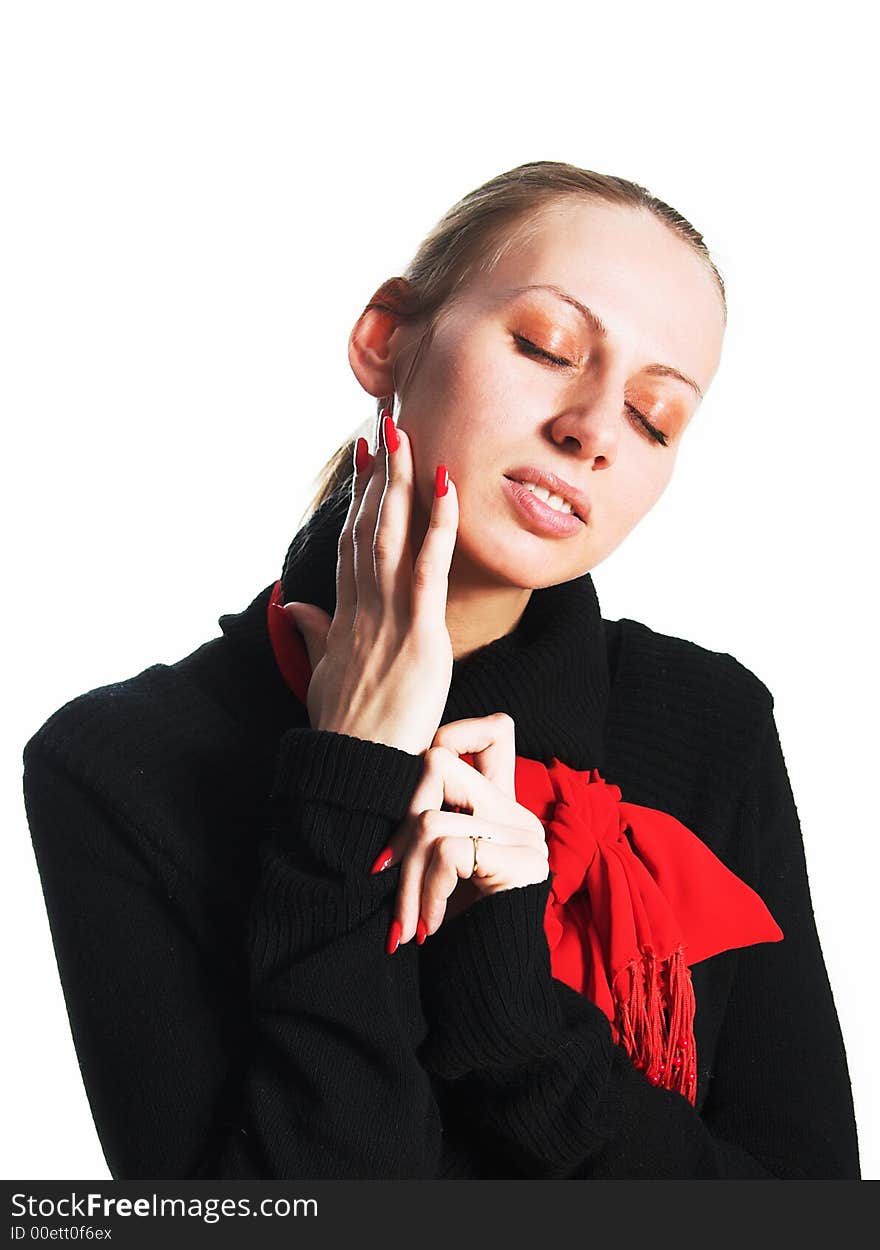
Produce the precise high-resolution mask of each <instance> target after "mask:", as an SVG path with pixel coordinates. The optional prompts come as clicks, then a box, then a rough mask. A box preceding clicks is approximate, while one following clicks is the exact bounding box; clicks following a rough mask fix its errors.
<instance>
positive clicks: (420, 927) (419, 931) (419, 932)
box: [416, 916, 428, 946]
mask: <svg viewBox="0 0 880 1250" xmlns="http://www.w3.org/2000/svg"><path fill="white" fill-rule="evenodd" d="M427 936H428V926H427V925H426V924H425V922H424V920H422V918H421V916H419V923H418V924H417V925H416V941H417V942H418V944H419V946H421V944H422V943H423V942H424V940H425V938H426V937H427Z"/></svg>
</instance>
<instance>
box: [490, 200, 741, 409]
mask: <svg viewBox="0 0 880 1250" xmlns="http://www.w3.org/2000/svg"><path fill="white" fill-rule="evenodd" d="M544 283H548V284H552V285H555V286H557V287H560V288H562V289H563V290H564V291H566V292H567V293H568V294H570V295H572V296H574V297H575V299H577V300H580V302H581V303H583V304H585V305H587V306H588V307H589V308H590V309H592V311H593V312H595V313H596V314H597V315H598V316H599V317H600V318H601V319H602V321H603V322H604V323H605V325H606V327H607V329H608V341H609V345H613V346H615V347H617V348H618V349H619V350H620V351H621V352H624V353H626V354H627V356H628V357H629V358H631V362H632V363H633V364H635V363H636V362H637V360H638V358H642V359H643V361H644V362H653V361H660V362H661V363H664V364H669V365H672V366H674V367H676V368H678V369H681V370H682V371H683V372H685V373H687V374H689V375H690V376H691V377H693V378H695V379H696V381H697V382H699V383H700V385H701V387H702V388H703V390H704V391H705V389H706V388H707V387H708V385H709V382H710V380H711V378H712V376H713V374H714V373H715V370H716V368H717V365H718V358H719V355H720V351H721V342H722V338H723V312H722V305H721V297H720V293H719V291H718V288H717V284H716V282H715V279H714V277H713V275H712V274H711V272H710V271H709V269H708V267H707V266H706V263H705V262H704V261H703V260H702V259H701V258H700V257H699V256H698V255H697V254H696V253H695V252H694V251H693V249H692V248H691V247H690V246H689V245H688V244H687V243H685V242H684V241H683V240H682V239H680V238H678V237H677V236H676V235H675V234H674V233H673V231H672V230H671V229H670V228H669V227H668V226H666V225H664V224H663V223H662V222H661V221H658V219H657V218H656V217H654V215H653V214H651V213H648V212H646V211H644V210H635V209H632V208H629V207H626V206H621V205H611V204H605V203H595V202H594V203H585V202H580V203H578V202H574V203H572V202H562V203H560V204H556V205H553V206H552V207H550V208H549V209H546V210H544V211H542V212H541V213H540V214H539V215H538V216H537V217H536V218H532V219H529V220H528V221H526V222H523V223H522V224H521V225H520V226H519V227H517V228H515V229H514V233H513V236H512V238H511V240H510V243H509V246H507V247H506V249H505V251H504V254H503V255H502V257H501V259H500V260H499V261H498V262H497V264H496V265H495V266H494V268H493V269H492V270H491V272H489V273H487V274H485V275H484V276H483V277H482V278H481V280H480V282H479V283H478V284H477V288H476V290H475V292H474V294H475V295H476V296H477V298H478V300H479V301H480V302H481V303H484V305H485V306H487V307H504V306H505V305H506V304H507V302H508V300H509V299H510V292H511V290H512V289H513V288H516V287H521V286H528V285H532V284H544ZM519 299H520V301H522V300H529V299H533V300H538V301H540V302H541V304H542V306H546V307H548V308H551V309H552V308H554V307H558V308H559V309H560V310H561V312H562V314H563V315H564V316H566V318H567V319H569V318H570V319H571V320H572V321H573V322H574V323H579V322H580V320H581V319H580V317H579V315H578V314H577V313H576V312H575V311H574V310H573V309H572V308H570V307H567V306H566V305H565V304H564V303H563V302H562V301H561V300H559V299H558V298H557V297H556V296H554V295H551V294H550V293H549V292H547V291H535V292H532V293H531V295H528V296H521V297H519Z"/></svg>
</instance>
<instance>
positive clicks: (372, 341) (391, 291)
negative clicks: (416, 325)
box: [348, 278, 418, 398]
mask: <svg viewBox="0 0 880 1250" xmlns="http://www.w3.org/2000/svg"><path fill="white" fill-rule="evenodd" d="M369 302H370V303H371V304H380V305H382V307H379V308H370V307H367V308H365V309H364V311H363V312H362V313H361V315H360V317H358V319H357V321H356V322H355V324H354V329H353V330H352V332H351V334H350V336H349V340H348V362H349V364H350V365H351V368H352V371H353V372H354V375H355V377H356V378H357V380H358V381H359V382H360V384H361V386H362V387H363V388H364V390H365V391H366V392H367V394H368V395H374V396H376V398H380V397H381V396H383V395H391V394H392V393H393V392H394V390H395V389H396V386H395V379H394V362H395V360H396V358H397V356H398V354H399V352H400V349H401V346H402V342H403V339H404V337H405V331H406V328H407V327H406V325H405V323H404V319H403V317H402V314H407V313H412V312H414V311H415V309H416V305H417V302H418V301H417V299H416V297H415V295H414V293H413V290H412V287H411V286H410V284H409V283H408V282H407V281H406V279H405V278H389V279H388V281H387V282H383V283H382V285H381V286H380V287H379V289H378V290H377V291H376V294H375V295H374V296H373V298H372V299H371V300H370V301H369ZM392 339H393V340H394V341H393V342H392Z"/></svg>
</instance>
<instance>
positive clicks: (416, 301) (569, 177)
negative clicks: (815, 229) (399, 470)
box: [304, 161, 727, 518]
mask: <svg viewBox="0 0 880 1250" xmlns="http://www.w3.org/2000/svg"><path fill="white" fill-rule="evenodd" d="M568 196H578V197H585V198H587V199H593V200H602V201H605V202H606V203H608V204H620V205H624V206H626V207H629V208H634V209H643V210H646V211H648V212H651V213H653V214H654V216H655V217H657V218H658V219H659V220H660V221H662V222H663V223H664V224H665V225H666V226H668V227H669V229H670V230H673V231H674V232H675V233H676V234H677V235H678V237H679V238H680V239H682V240H683V241H684V242H685V243H687V244H688V245H689V246H690V247H691V248H693V250H694V251H695V252H696V253H697V255H698V256H699V257H700V258H701V259H702V260H703V262H704V263H705V264H706V266H707V268H708V269H709V270H710V272H711V273H712V275H713V277H714V279H715V281H716V283H717V285H718V291H719V295H720V297H721V306H722V315H723V319H724V321H725V322H726V320H727V301H726V297H725V292H724V282H723V281H722V278H721V275H720V273H719V272H718V270H717V268H716V267H715V264H714V262H713V261H712V258H711V256H710V255H709V250H708V248H707V247H706V244H705V243H704V241H703V236H702V235H701V234H700V233H699V232H698V231H697V230H696V229H695V228H694V227H693V226H692V225H691V224H690V222H689V221H687V220H686V219H685V218H684V217H682V215H681V213H678V212H676V210H675V209H674V208H671V207H670V206H669V205H668V204H665V203H664V202H663V201H662V200H658V199H657V197H656V196H654V195H651V193H650V192H649V191H647V190H646V189H645V188H644V187H642V186H639V184H638V183H635V182H630V181H628V180H627V179H626V178H616V177H613V176H612V175H610V174H597V173H595V172H594V171H593V170H590V169H579V168H578V167H577V166H576V165H569V164H567V163H565V162H564V161H531V162H529V163H528V164H525V165H518V166H517V167H516V168H515V169H510V170H508V171H507V172H506V173H503V174H498V175H497V176H496V177H494V178H490V179H489V181H488V182H484V183H483V185H482V186H480V187H477V189H476V190H475V191H471V192H470V193H469V194H468V195H466V196H465V197H464V198H463V199H461V200H459V201H458V203H457V204H454V205H453V206H452V208H450V209H449V211H448V212H447V213H445V214H444V216H443V217H442V218H441V219H440V221H438V222H437V224H436V225H435V226H434V228H433V229H432V230H431V231H430V232H429V234H428V235H427V236H426V237H425V239H424V240H423V242H422V244H421V246H420V247H419V249H418V251H417V252H416V254H415V256H414V257H413V259H412V260H411V261H410V263H409V265H408V266H407V268H406V270H405V271H404V273H403V274H402V275H401V276H399V277H395V278H390V279H389V280H388V281H387V282H385V283H383V284H382V286H381V287H380V288H379V290H378V291H377V292H376V298H375V299H373V300H371V301H370V303H369V304H367V305H366V308H365V309H364V311H366V309H368V308H378V309H380V310H382V311H385V312H391V313H393V314H394V315H395V317H396V318H397V319H398V320H400V321H417V320H419V319H420V318H425V319H426V321H427V326H426V329H425V332H424V334H423V335H422V337H421V339H420V340H419V343H418V346H417V349H416V352H415V355H414V357H413V359H412V361H411V363H410V365H409V368H408V370H407V375H406V379H405V380H404V383H403V385H404V386H405V385H406V383H407V382H408V381H409V379H410V378H411V377H412V375H413V371H414V369H415V367H416V364H417V362H418V360H419V358H420V357H421V355H422V352H423V350H424V347H425V344H426V343H427V342H429V341H430V339H431V336H432V334H433V331H434V327H435V322H436V317H437V314H438V313H439V312H440V310H441V309H442V308H443V307H444V306H445V305H446V304H447V302H448V301H449V300H450V299H452V298H453V297H454V296H455V295H456V293H457V292H458V291H460V290H461V288H462V287H463V286H464V285H465V284H466V283H467V282H468V281H469V280H470V279H472V278H473V277H474V276H476V275H478V274H486V273H489V272H491V271H492V269H493V268H494V267H495V266H496V265H497V264H498V262H499V261H500V260H501V258H502V257H503V256H504V255H505V253H506V252H507V251H508V249H509V248H510V247H511V245H512V244H513V242H514V241H515V240H516V241H520V240H522V239H523V238H524V237H528V234H529V232H530V231H534V230H535V229H536V228H537V226H538V224H539V222H540V220H541V214H542V213H543V212H544V210H546V209H547V208H549V207H551V206H553V205H555V204H557V203H558V202H559V201H560V200H562V199H564V198H566V197H568ZM400 389H401V390H402V388H400ZM393 401H394V396H393V395H391V396H382V397H381V398H379V399H378V400H377V401H376V412H377V415H380V414H381V412H382V409H383V408H385V407H387V408H389V409H391V410H392V411H393V407H392V405H393ZM362 428H363V427H360V429H359V430H358V431H356V432H355V433H354V434H352V435H351V436H350V437H349V438H348V439H347V440H346V442H345V443H343V445H342V446H341V447H339V448H338V449H337V450H336V451H335V452H334V453H333V455H332V456H331V457H330V459H329V460H328V461H327V462H326V464H325V465H324V466H323V467H322V468H321V469H320V471H319V472H318V474H316V477H315V481H316V482H317V483H318V486H317V490H316V492H315V494H314V496H313V497H312V500H311V502H310V504H309V506H308V508H307V511H306V513H305V514H304V516H305V517H306V518H307V517H308V516H310V515H311V514H312V513H314V512H316V511H317V509H318V508H319V507H321V505H322V504H324V503H325V502H326V501H327V500H328V499H329V498H330V496H331V495H333V494H335V493H336V492H340V493H342V492H343V491H345V492H348V491H350V490H351V477H352V471H353V456H354V445H355V441H356V438H357V435H358V433H359V432H360V430H361V429H362Z"/></svg>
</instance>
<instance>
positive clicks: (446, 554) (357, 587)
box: [284, 414, 458, 755]
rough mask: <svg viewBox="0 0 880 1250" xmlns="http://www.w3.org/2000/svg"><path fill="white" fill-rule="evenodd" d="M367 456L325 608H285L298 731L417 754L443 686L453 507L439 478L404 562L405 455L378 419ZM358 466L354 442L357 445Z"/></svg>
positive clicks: (429, 736) (409, 485)
mask: <svg viewBox="0 0 880 1250" xmlns="http://www.w3.org/2000/svg"><path fill="white" fill-rule="evenodd" d="M382 434H383V437H382V439H381V440H380V445H379V447H378V448H377V450H376V454H375V455H374V456H372V457H370V456H369V452H368V451H367V452H366V454H367V458H368V463H366V464H365V465H363V467H362V468H361V471H360V472H357V470H355V473H354V481H353V486H352V494H351V501H350V503H349V508H348V514H347V516H346V518H345V523H344V524H343V527H342V531H341V533H340V535H339V545H338V550H337V566H336V609H335V612H334V615H333V618H332V620H331V618H330V617H329V616H328V615H327V613H326V612H324V611H322V609H321V608H319V607H318V606H317V605H316V604H303V603H294V604H291V605H287V604H285V605H284V606H285V610H286V611H287V612H288V615H289V616H291V618H292V620H293V622H294V623H295V624H296V626H297V627H298V628H299V630H300V632H301V634H302V635H303V638H304V639H305V643H306V647H307V649H308V653H309V661H310V663H311V668H312V677H311V681H310V682H309V690H308V696H307V699H308V711H309V721H310V723H311V725H312V727H313V728H315V729H326V730H331V731H334V732H336V733H343V734H349V735H351V736H352V737H355V738H365V739H369V740H372V741H374V742H382V743H384V744H385V745H386V746H393V747H397V748H399V749H400V750H402V751H409V752H410V753H411V754H413V755H419V754H421V753H422V752H423V751H425V750H427V748H428V747H429V746H430V745H431V742H432V741H433V739H434V735H435V733H436V732H437V729H438V727H439V724H440V719H441V717H442V715H443V711H444V708H445V706H446V699H447V697H448V694H449V683H450V681H451V679H452V658H453V657H452V643H451V641H450V637H449V631H448V629H447V628H446V596H447V592H448V586H449V568H450V564H451V561H452V553H453V550H454V548H455V540H456V536H457V533H458V496H457V494H456V490H455V486H454V484H453V482H452V481H451V479H448V475H447V474H446V470H445V467H444V466H442V465H440V466H438V468H437V479H438V480H439V481H440V483H441V485H442V481H443V480H448V482H449V486H448V490H447V492H446V494H444V495H442V496H441V497H439V498H438V497H437V495H436V491H435V497H434V500H433V506H432V511H431V516H430V520H429V523H428V529H427V533H426V535H425V538H424V541H423V543H422V545H421V549H420V551H419V553H418V556H417V557H416V559H415V560H413V556H412V541H411V532H410V526H411V517H412V508H413V491H414V466H413V456H412V444H411V443H410V441H409V438H408V437H407V434H406V431H405V430H402V429H398V428H397V427H396V426H395V424H394V421H393V418H392V417H391V416H389V415H387V414H385V415H383V417H382ZM361 448H362V457H363V453H364V451H365V450H366V440H364V441H363V443H362V444H361Z"/></svg>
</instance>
